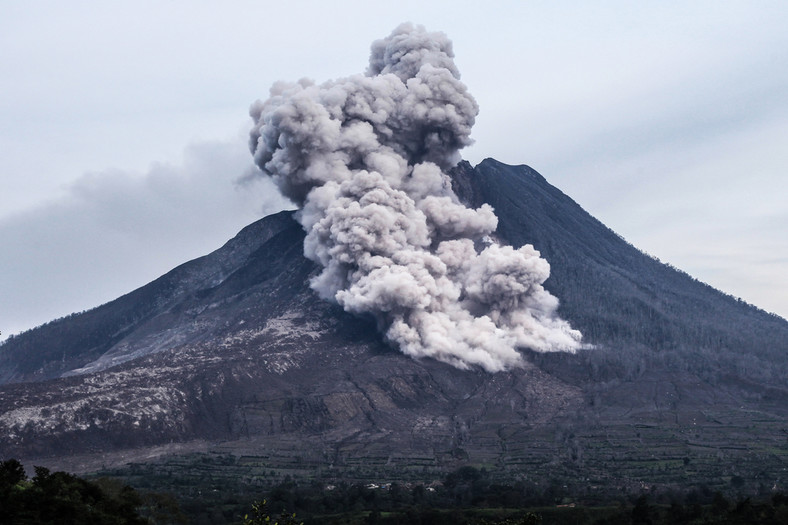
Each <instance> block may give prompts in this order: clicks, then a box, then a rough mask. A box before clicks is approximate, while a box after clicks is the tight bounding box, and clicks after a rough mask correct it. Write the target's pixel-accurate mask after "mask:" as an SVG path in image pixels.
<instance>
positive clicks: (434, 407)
mask: <svg viewBox="0 0 788 525" xmlns="http://www.w3.org/2000/svg"><path fill="white" fill-rule="evenodd" d="M452 176H453V184H454V187H455V191H456V192H457V193H458V195H460V197H461V198H462V199H463V200H464V201H465V202H467V203H469V204H472V205H479V204H481V203H483V202H487V203H489V204H491V205H492V206H493V207H494V208H495V210H496V213H497V215H498V217H499V224H498V229H497V231H496V236H497V237H498V238H499V239H500V240H501V241H503V242H505V243H510V244H512V245H514V246H520V245H522V244H524V243H530V244H533V245H534V246H535V247H536V248H537V249H538V250H540V251H541V253H542V255H543V256H544V257H545V258H546V259H547V260H548V261H549V262H550V265H551V268H552V273H551V277H550V279H549V280H548V281H547V282H546V283H545V286H546V288H547V289H548V290H549V291H550V292H552V293H553V294H554V295H555V296H557V297H558V298H559V299H560V300H561V306H560V313H561V315H562V317H564V318H565V319H567V320H568V321H570V322H571V323H572V325H573V326H574V327H576V328H578V329H580V330H581V331H582V332H583V334H584V336H585V342H587V343H590V344H592V345H593V348H590V349H586V350H583V351H581V352H579V353H577V354H564V353H549V354H541V353H536V352H531V351H525V356H526V366H525V367H524V368H522V369H515V370H512V371H509V372H502V373H496V374H490V373H487V372H483V371H480V370H469V371H463V370H459V369H456V368H454V367H451V366H449V365H446V364H443V363H439V362H436V361H433V360H430V359H422V360H414V359H411V358H409V357H406V356H404V355H402V354H401V353H400V352H398V351H397V350H396V349H395V348H392V347H391V346H389V345H387V344H386V343H385V341H383V339H382V337H381V336H380V335H379V333H378V332H377V330H376V327H375V323H374V321H373V320H372V319H371V318H366V317H354V316H352V315H350V314H348V313H346V312H344V311H342V310H341V309H340V308H339V307H338V306H336V305H332V304H329V303H326V302H324V301H321V300H320V299H318V298H317V297H316V296H315V294H314V292H313V291H312V290H311V289H310V288H309V286H308V278H309V277H310V276H311V275H315V273H316V272H317V268H316V267H315V265H314V264H313V263H312V262H310V261H308V260H307V259H305V258H304V257H303V255H302V253H303V252H302V250H303V248H302V244H303V239H304V233H303V231H302V229H301V227H300V226H299V225H298V224H297V223H296V222H295V221H294V220H293V219H292V213H291V212H282V213H280V214H277V215H274V216H270V217H266V218H264V219H261V220H260V221H258V222H256V223H255V224H253V225H250V226H249V227H247V228H246V229H244V230H243V231H242V232H241V233H239V235H238V236H236V237H235V238H234V239H232V240H231V241H229V242H228V243H227V244H226V245H225V246H223V247H222V248H220V249H219V250H217V251H216V252H213V253H212V254H210V255H208V256H205V257H203V258H200V259H197V260H194V261H191V262H189V263H186V264H184V265H182V266H180V267H178V268H176V269H175V270H173V271H172V272H170V273H168V274H167V275H165V276H163V277H162V278H160V279H158V280H156V281H154V282H152V283H151V284H149V285H147V286H145V287H143V288H140V289H139V290H137V291H135V292H132V293H130V294H128V295H126V296H123V297H121V298H119V299H117V300H116V301H113V302H110V303H107V304H106V305H103V306H101V307H99V308H96V309H94V310H91V311H88V312H84V313H81V314H76V315H73V316H70V317H68V318H66V319H61V320H58V321H54V322H52V323H49V324H47V325H45V326H43V327H40V328H37V329H35V330H32V331H30V332H27V333H25V334H22V335H20V336H18V337H15V338H13V339H9V340H8V341H7V342H6V343H5V344H3V345H2V346H1V347H0V377H3V378H4V380H5V381H6V382H7V383H6V384H5V385H4V386H2V387H0V428H1V429H2V431H0V456H2V457H9V456H18V457H22V458H25V459H28V458H29V459H30V460H34V461H37V462H38V463H37V464H46V465H48V466H53V467H57V468H69V469H72V470H76V471H91V470H96V469H98V468H101V467H106V468H110V467H113V466H123V465H125V464H126V463H134V464H135V466H133V467H132V470H131V471H127V470H123V471H120V472H126V473H127V474H128V475H132V474H129V472H131V473H136V474H134V475H143V478H144V479H147V480H155V479H160V478H161V479H164V478H168V479H171V478H172V477H173V476H174V477H176V478H178V479H180V480H181V481H182V482H183V483H185V484H187V485H188V484H189V483H201V481H199V480H200V479H202V478H205V476H208V478H210V479H216V480H219V479H221V480H225V481H226V482H227V483H241V484H243V483H259V482H260V479H262V478H261V476H265V477H266V479H268V480H271V479H274V480H275V479H281V478H282V477H283V476H285V475H293V476H315V475H318V476H322V477H327V478H330V477H342V478H343V479H351V478H353V479H377V480H379V479H382V478H385V479H395V480H396V479H399V480H404V479H420V480H431V479H437V478H438V477H439V476H440V475H441V473H445V472H447V471H450V470H452V469H454V468H456V467H458V466H460V465H465V464H472V465H477V466H484V467H485V468H487V469H488V470H490V471H491V472H494V473H495V475H496V476H501V477H505V478H514V479H521V480H527V481H528V482H530V483H534V484H537V485H542V486H546V485H550V484H555V483H557V484H559V485H561V486H563V485H566V486H567V490H574V491H575V492H576V493H578V494H582V493H588V492H589V491H590V492H594V491H597V492H614V491H616V490H618V489H619V488H621V487H626V488H638V487H642V486H643V485H648V486H658V487H675V486H682V485H686V484H688V483H691V484H698V483H703V484H706V485H708V486H712V487H726V486H728V484H729V482H730V479H731V477H732V476H734V475H735V476H737V479H738V478H741V479H742V480H743V483H744V484H745V487H747V488H748V489H750V490H757V489H758V487H759V486H767V485H768V486H772V485H780V484H783V483H784V474H783V471H784V469H785V468H788V441H786V428H788V408H787V407H788V388H786V385H785V382H784V378H785V377H787V376H788V322H786V321H785V320H784V319H781V318H779V317H777V316H774V315H771V314H767V313H765V312H763V311H761V310H758V309H757V308H755V307H753V306H750V305H747V304H745V303H743V302H741V301H738V300H736V299H734V298H732V297H730V296H727V295H725V294H723V293H721V292H718V291H716V290H714V289H712V288H710V287H709V286H707V285H705V284H703V283H700V282H698V281H696V280H695V279H693V278H692V277H690V276H689V275H686V274H684V273H682V272H680V271H678V270H676V269H674V268H671V267H668V266H666V265H664V264H662V263H660V262H659V261H657V260H655V259H654V258H652V257H649V256H647V255H645V254H643V253H642V252H640V251H638V250H637V249H636V248H634V247H633V246H631V245H629V244H628V243H627V242H626V241H624V240H623V239H622V238H621V237H619V236H618V235H616V234H615V233H614V232H612V231H611V230H610V229H608V228H607V227H605V226H604V225H603V224H601V223H600V222H599V221H597V220H596V219H594V218H593V217H591V216H590V215H589V214H587V213H586V212H585V211H584V210H582V208H581V207H580V206H578V205H577V204H576V203H575V202H574V201H572V200H571V199H570V198H569V197H567V196H566V195H564V194H563V193H561V192H560V191H559V190H558V189H556V188H554V187H553V186H551V185H550V184H548V183H547V182H546V181H545V179H544V178H543V177H541V176H540V175H539V174H538V173H536V172H535V171H533V170H532V169H530V168H528V167H526V166H516V167H513V166H507V165H504V164H501V163H499V162H497V161H494V160H492V159H488V160H486V161H484V162H482V163H481V164H480V165H478V166H476V167H475V168H473V167H471V166H470V165H469V164H467V163H462V164H460V165H459V166H458V167H457V168H455V169H454V171H453V172H452ZM29 462H30V461H26V463H29ZM195 465H202V467H200V468H196V467H195ZM200 477H202V478H200ZM781 480H782V481H781Z"/></svg>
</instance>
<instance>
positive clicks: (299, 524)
mask: <svg viewBox="0 0 788 525" xmlns="http://www.w3.org/2000/svg"><path fill="white" fill-rule="evenodd" d="M243 525H304V522H303V521H298V520H296V515H295V514H287V513H286V512H285V511H282V513H281V514H279V517H272V516H270V515H269V514H268V502H267V501H266V500H263V501H262V502H256V503H253V504H252V516H251V517H249V515H248V514H246V515H245V516H244V519H243Z"/></svg>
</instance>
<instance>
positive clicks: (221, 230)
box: [0, 139, 291, 336]
mask: <svg viewBox="0 0 788 525" xmlns="http://www.w3.org/2000/svg"><path fill="white" fill-rule="evenodd" d="M252 170H256V168H255V167H254V166H253V164H252V163H251V162H250V160H249V154H248V151H247V150H246V148H245V147H244V143H243V140H241V139H238V140H234V141H227V142H218V141H215V142H201V143H195V144H192V145H190V146H189V147H188V148H187V149H186V151H185V152H184V154H183V159H182V162H181V163H179V164H153V165H152V166H151V167H150V168H149V169H148V171H147V172H145V173H142V174H135V173H129V172H125V171H122V170H106V171H103V172H98V173H89V174H86V175H84V176H83V177H81V178H80V179H79V180H77V181H76V182H74V183H73V184H71V185H70V186H69V188H68V191H67V192H66V195H65V196H64V197H62V198H59V199H56V200H53V201H50V202H49V203H48V204H46V205H42V206H38V207H36V208H32V209H28V210H26V211H24V212H21V213H16V214H14V215H11V216H7V217H4V218H2V219H0V246H2V249H0V275H1V276H2V279H1V280H0V297H2V298H3V300H2V301H0V330H2V332H3V336H7V335H10V334H11V333H14V332H18V331H20V330H23V329H27V328H31V327H33V326H34V325H37V324H41V323H43V322H46V321H49V320H51V319H53V318H56V317H60V316H63V315H66V314H69V313H72V312H74V311H81V310H84V309H88V308H91V307H94V306H97V305H99V304H101V303H103V302H106V301H109V300H112V299H115V298H116V297H118V296H120V295H122V294H124V293H127V292H130V291H132V290H133V289H135V288H137V287H139V286H141V285H143V284H146V283H147V282H149V281H151V280H153V279H155V278H157V277H159V276H160V275H162V274H163V273H165V272H167V271H169V270H170V269H172V268H174V267H175V266H177V265H179V264H181V263H184V262H186V261H187V260H189V259H191V258H194V257H198V256H201V255H204V254H206V253H208V252H210V251H212V250H214V249H216V248H218V247H219V246H221V245H222V244H223V243H224V242H225V241H227V239H229V238H230V237H232V236H233V235H234V234H235V233H237V232H238V230H240V229H241V228H243V227H244V226H246V225H247V224H249V223H250V222H252V221H254V220H255V219H257V218H259V217H261V216H264V215H267V214H269V213H272V212H275V211H278V210H281V209H283V208H285V207H290V206H291V205H289V203H287V201H286V200H285V199H283V198H282V197H281V196H280V195H279V193H278V192H277V191H276V189H275V188H274V187H273V185H272V184H271V182H270V181H267V180H265V179H261V178H251V177H249V172H250V171H252ZM244 175H245V176H244ZM240 179H242V180H243V181H244V182H243V183H240V182H239V180H240Z"/></svg>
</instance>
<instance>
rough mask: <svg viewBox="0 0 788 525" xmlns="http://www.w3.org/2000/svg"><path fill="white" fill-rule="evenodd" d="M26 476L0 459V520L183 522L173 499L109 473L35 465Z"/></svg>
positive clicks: (126, 524)
mask: <svg viewBox="0 0 788 525" xmlns="http://www.w3.org/2000/svg"><path fill="white" fill-rule="evenodd" d="M34 470H35V476H33V478H32V479H28V477H27V474H26V473H25V469H24V467H23V466H22V464H21V463H20V462H19V461H18V460H16V459H8V460H5V461H2V462H0V524H2V525H5V524H9V525H26V524H30V525H40V524H48V523H53V524H54V523H56V524H58V525H72V524H73V525H165V524H185V523H188V519H187V517H186V516H185V515H184V514H183V513H182V512H181V511H180V508H179V506H178V503H177V500H176V499H175V498H174V497H173V496H170V495H167V494H158V493H152V492H146V493H140V492H137V491H136V490H134V489H133V488H131V487H130V486H128V485H126V484H125V483H122V482H120V481H119V480H116V479H111V478H97V479H94V480H92V481H90V480H86V479H83V478H80V477H77V476H74V475H73V474H69V473H66V472H50V471H49V469H46V468H44V467H34Z"/></svg>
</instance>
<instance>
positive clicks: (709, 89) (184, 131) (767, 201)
mask: <svg viewBox="0 0 788 525" xmlns="http://www.w3.org/2000/svg"><path fill="white" fill-rule="evenodd" d="M592 4H594V5H592ZM596 4H598V5H596ZM404 21H412V22H415V23H419V24H423V25H425V26H426V27H427V28H428V29H429V30H433V31H443V32H445V33H447V34H448V36H449V37H450V38H451V39H452V40H453V41H454V50H455V53H456V63H457V65H458V67H459V68H460V71H461V72H462V75H463V81H464V82H465V83H466V84H467V86H468V87H469V90H470V92H471V93H472V94H473V95H474V97H475V98H476V100H477V102H478V103H479V106H480V115H479V117H478V119H477V124H476V127H475V128H474V132H473V137H474V138H475V139H476V144H475V145H474V146H473V147H471V148H469V149H467V150H465V151H464V152H463V156H464V157H465V158H466V159H468V160H469V161H471V162H472V163H474V164H475V163H477V162H479V161H481V160H482V159H484V158H485V157H495V158H496V159H498V160H500V161H503V162H507V163H510V164H528V165H530V166H532V167H533V168H535V169H536V170H537V171H539V172H540V173H542V174H543V175H544V176H545V177H546V178H547V180H548V181H550V182H551V183H552V184H553V185H555V186H557V187H558V188H560V189H561V190H562V191H564V193H566V194H568V195H569V196H570V197H572V198H573V199H575V200H576V201H577V202H578V203H579V204H580V205H581V206H583V207H584V208H585V209H586V210H588V211H589V212H590V213H592V214H593V215H595V216H596V217H597V218H598V219H600V220H601V221H602V222H604V223H605V224H607V225H608V226H609V227H611V228H612V229H614V230H615V231H617V232H618V233H620V234H621V235H623V236H624V237H625V238H627V240H629V241H630V242H631V243H633V244H634V245H635V246H637V247H639V248H641V249H642V250H645V251H646V252H648V253H650V254H652V255H655V256H657V257H659V258H660V259H661V260H663V261H665V262H669V263H671V264H673V265H674V266H676V267H678V268H681V269H682V270H684V271H686V272H688V273H690V274H691V275H693V276H695V277H697V278H699V279H701V280H703V281H705V282H708V283H709V284H711V285H713V286H715V287H716V288H719V289H721V290H723V291H725V292H727V293H730V294H732V295H735V296H737V297H741V298H743V299H745V300H746V301H748V302H751V303H754V304H756V305H757V306H759V307H761V308H763V309H765V310H768V311H772V312H775V313H778V314H780V315H782V316H784V317H788V235H786V233H788V177H787V176H788V147H786V144H788V31H785V28H786V27H788V3H786V2H782V1H780V2H718V1H712V2H656V1H655V2H637V3H634V2H594V3H590V2H583V3H581V2H522V1H518V2H461V1H458V0H454V1H451V2H424V1H423V0H421V1H417V2H407V1H406V2H398V3H397V5H393V3H391V5H378V4H377V3H372V2H361V1H358V2H330V3H329V2H317V1H315V2H297V1H293V2H268V1H259V0H258V1H248V2H247V1H238V2H231V1H228V2H222V3H219V2H205V1H195V0H192V1H168V2H153V1H151V2H145V1H133V2H132V1H118V2H98V1H95V2H79V1H74V2H65V3H64V2H55V1H38V2H28V1H16V0H4V1H3V2H2V3H0V330H2V332H3V336H2V337H5V336H7V335H8V334H10V333H15V332H18V331H20V330H24V329H27V328H31V327H33V326H35V325H38V324H40V323H43V322H46V321H48V320H51V319H53V318H55V317H59V316H63V315H66V314H68V313H70V312H73V311H80V310H84V309H87V308H91V307H93V306H97V305H98V304H101V303H103V302H106V301H109V300H111V299H114V298H116V297H118V296H119V295H121V294H123V293H126V292H129V291H131V290H133V289H135V288H137V287H139V286H141V285H143V284H145V283H147V282H149V281H150V280H152V279H154V278H156V277H158V276H159V275H161V274H163V273H164V272H166V271H168V270H170V269H171V268H173V267H174V266H176V265H178V264H180V263H182V262H185V261H187V260H189V259H192V258H194V257H197V256H199V255H203V254H205V253H207V252H209V251H211V250H213V249H215V248H217V247H218V246H220V245H221V244H222V243H223V242H224V241H226V240H227V239H229V238H230V237H232V236H233V235H234V234H235V233H236V232H237V231H238V230H239V229H240V228H242V227H243V226H244V225H246V224H248V223H249V222H251V221H253V220H255V219H256V218H258V217H261V216H262V215H265V214H267V213H269V212H273V211H277V210H279V209H281V208H282V207H284V206H285V205H286V203H284V202H283V201H282V200H281V199H280V198H279V197H278V196H277V195H276V191H275V190H274V189H273V187H272V186H271V185H269V184H266V183H261V182H256V183H253V184H239V183H238V182H237V181H238V180H239V179H241V178H242V177H243V175H244V174H245V173H248V170H249V169H251V165H252V162H251V155H250V154H249V153H248V150H247V149H246V134H247V131H248V129H249V127H250V126H251V120H250V119H249V117H248V116H247V112H248V108H249V105H250V104H251V103H252V102H253V101H254V100H256V99H258V98H266V97H267V94H268V88H269V87H270V85H271V84H272V83H273V82H275V81H276V80H291V81H292V80H297V79H299V78H301V77H309V78H313V79H315V80H317V81H324V80H328V79H331V78H337V77H344V76H348V75H352V74H356V73H361V72H363V71H364V69H365V67H366V64H367V58H368V54H369V45H370V44H371V43H372V41H373V40H375V39H378V38H382V37H384V36H386V35H388V34H389V33H390V32H391V30H392V29H394V28H395V27H396V26H397V25H398V24H399V23H401V22H404ZM559 299H560V298H559Z"/></svg>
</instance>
